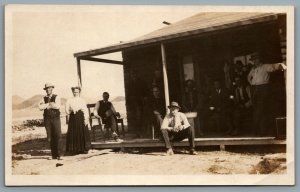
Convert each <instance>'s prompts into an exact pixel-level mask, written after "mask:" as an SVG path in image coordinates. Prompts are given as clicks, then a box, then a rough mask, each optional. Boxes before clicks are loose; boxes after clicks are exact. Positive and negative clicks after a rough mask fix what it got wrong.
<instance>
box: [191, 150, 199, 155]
mask: <svg viewBox="0 0 300 192" xmlns="http://www.w3.org/2000/svg"><path fill="white" fill-rule="evenodd" d="M190 155H198V153H197V152H196V151H195V149H191V150H190Z"/></svg>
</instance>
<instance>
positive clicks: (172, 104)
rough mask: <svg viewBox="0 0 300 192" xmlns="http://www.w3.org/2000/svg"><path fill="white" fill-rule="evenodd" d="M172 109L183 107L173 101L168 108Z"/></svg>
mask: <svg viewBox="0 0 300 192" xmlns="http://www.w3.org/2000/svg"><path fill="white" fill-rule="evenodd" d="M171 107H177V108H178V109H180V108H181V107H180V106H179V104H178V103H177V102H175V101H172V102H171V104H170V105H169V106H168V108H171Z"/></svg>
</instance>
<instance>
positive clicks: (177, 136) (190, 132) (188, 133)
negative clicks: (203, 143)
mask: <svg viewBox="0 0 300 192" xmlns="http://www.w3.org/2000/svg"><path fill="white" fill-rule="evenodd" d="M186 138H188V140H189V144H190V150H193V149H194V148H195V133H194V129H193V128H192V127H191V126H190V127H188V128H186V129H183V130H181V131H178V132H175V133H174V139H173V141H182V140H184V139H186Z"/></svg>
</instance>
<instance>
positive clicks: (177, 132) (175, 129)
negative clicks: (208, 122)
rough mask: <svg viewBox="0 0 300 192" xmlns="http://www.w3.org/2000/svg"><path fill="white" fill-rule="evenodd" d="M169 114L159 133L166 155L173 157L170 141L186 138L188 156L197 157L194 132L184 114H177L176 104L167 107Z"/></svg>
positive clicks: (177, 107)
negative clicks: (164, 145) (188, 150)
mask: <svg viewBox="0 0 300 192" xmlns="http://www.w3.org/2000/svg"><path fill="white" fill-rule="evenodd" d="M168 108H169V109H170V113H168V114H167V115H166V116H165V118H164V120H163V122H162V125H161V131H162V134H163V137H164V141H165V144H166V148H167V155H173V154H174V152H173V149H172V146H171V142H170V141H182V140H183V139H185V138H188V140H189V144H190V154H191V155H197V153H196V151H195V142H194V138H195V134H194V130H193V128H192V127H191V125H190V124H189V122H188V120H187V117H186V116H185V114H184V113H181V112H179V109H180V106H179V105H178V103H177V102H174V101H173V102H171V105H170V106H168Z"/></svg>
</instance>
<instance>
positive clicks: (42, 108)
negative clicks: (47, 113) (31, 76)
mask: <svg viewBox="0 0 300 192" xmlns="http://www.w3.org/2000/svg"><path fill="white" fill-rule="evenodd" d="M48 106H49V103H45V102H44V99H42V100H41V101H40V102H39V109H40V110H41V111H42V110H45V109H46V108H47V107H48Z"/></svg>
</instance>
